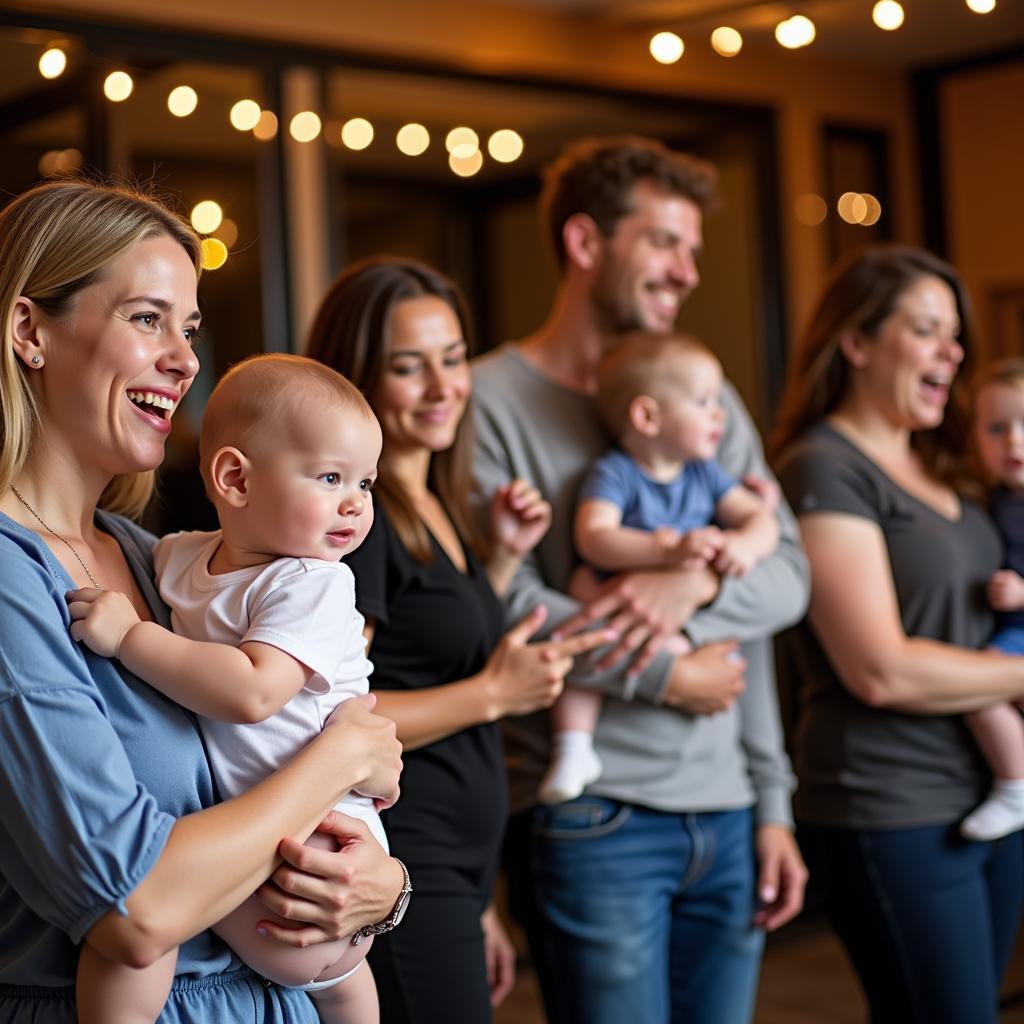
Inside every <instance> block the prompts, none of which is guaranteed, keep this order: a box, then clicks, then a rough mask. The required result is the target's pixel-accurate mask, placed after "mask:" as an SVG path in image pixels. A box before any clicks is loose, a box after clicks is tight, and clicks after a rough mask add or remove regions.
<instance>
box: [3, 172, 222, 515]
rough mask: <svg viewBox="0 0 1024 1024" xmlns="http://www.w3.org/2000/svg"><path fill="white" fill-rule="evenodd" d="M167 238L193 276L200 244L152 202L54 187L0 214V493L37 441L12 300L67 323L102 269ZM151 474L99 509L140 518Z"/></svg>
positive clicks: (109, 188) (118, 480) (117, 490)
mask: <svg viewBox="0 0 1024 1024" xmlns="http://www.w3.org/2000/svg"><path fill="white" fill-rule="evenodd" d="M157 235H167V236H168V237H169V238H171V239H173V240H174V241H175V242H177V243H178V244H179V245H180V246H181V247H182V248H183V249H184V250H185V252H187V253H188V256H189V259H191V260H192V263H193V265H194V266H195V268H196V277H197V278H198V277H199V274H200V268H201V266H202V254H201V249H200V243H199V236H198V235H197V234H196V233H195V232H194V231H193V230H192V228H190V227H189V226H188V224H186V223H185V221H184V220H182V219H181V218H180V217H178V216H177V214H175V213H173V212H172V211H171V210H169V209H168V208H167V207H166V206H164V204H163V203H162V202H161V201H160V200H158V199H156V198H155V197H154V196H151V195H146V194H144V193H143V192H141V191H138V190H137V189H134V188H128V187H126V186H121V185H110V184H103V183H98V182H92V181H83V180H74V181H55V182H50V183H48V184H45V185H37V186H36V187H35V188H32V189H29V190H28V191H27V192H23V193H22V194H21V195H20V196H17V197H16V198H15V199H14V200H13V201H12V202H11V203H10V204H9V205H8V206H7V207H5V208H4V209H3V210H2V211H0V318H2V319H0V324H2V328H0V329H2V331H3V349H2V351H0V493H3V492H4V491H6V490H7V489H8V488H9V487H10V486H11V483H12V482H13V481H14V479H15V477H17V475H18V474H19V473H20V472H21V470H22V467H23V466H24V465H25V460H26V459H27V458H28V454H29V451H30V450H31V448H32V445H33V444H34V443H35V441H36V438H37V436H38V433H39V427H40V422H39V408H38V406H37V404H36V400H35V395H34V394H33V393H32V389H31V388H30V387H29V383H28V380H27V377H26V373H27V371H26V370H25V368H24V366H23V365H22V362H21V360H20V359H19V358H18V357H17V356H16V355H15V352H14V338H13V336H12V334H11V317H12V313H13V310H14V303H15V302H16V301H17V300H18V298H19V297H20V296H25V297H26V298H29V299H31V300H32V301H33V302H34V303H35V304H36V305H37V306H38V307H39V308H40V309H41V310H42V311H43V312H44V313H45V314H46V315H47V316H48V317H50V318H51V319H53V320H60V319H62V318H64V317H67V316H69V315H70V313H71V311H72V308H73V306H74V302H75V298H76V296H77V295H78V293H79V292H80V291H82V289H83V288H88V287H89V285H91V284H92V283H93V282H95V281H96V279H97V278H98V277H99V276H100V274H101V273H102V272H103V270H104V269H105V268H106V267H107V266H109V264H111V263H113V262H114V261H115V260H116V259H118V258H119V257H121V256H123V255H124V254H125V253H126V252H127V251H128V250H129V249H131V248H132V246H134V245H135V244H137V243H138V242H141V241H143V240H144V239H146V238H153V237H155V236H157ZM152 492H153V473H152V471H149V472H145V473H130V474H125V475H121V476H116V477H114V479H113V480H112V481H111V482H110V484H109V485H108V486H107V488H106V490H105V491H104V492H103V495H102V496H101V498H100V507H102V508H106V509H109V510H110V511H111V512H120V513H123V514H125V515H130V516H137V515H140V514H141V512H142V510H143V509H144V508H145V506H146V503H147V502H148V501H149V497H150V495H151V494H152Z"/></svg>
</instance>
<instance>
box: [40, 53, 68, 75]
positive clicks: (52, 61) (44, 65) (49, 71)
mask: <svg viewBox="0 0 1024 1024" xmlns="http://www.w3.org/2000/svg"><path fill="white" fill-rule="evenodd" d="M67 66H68V58H67V54H66V53H65V52H64V51H63V50H62V49H61V48H60V47H59V46H51V47H50V49H49V50H47V51H46V52H45V53H44V54H43V55H42V56H41V57H40V58H39V74H41V75H42V76H43V78H59V77H60V76H61V75H63V74H64V69H65V68H66V67H67Z"/></svg>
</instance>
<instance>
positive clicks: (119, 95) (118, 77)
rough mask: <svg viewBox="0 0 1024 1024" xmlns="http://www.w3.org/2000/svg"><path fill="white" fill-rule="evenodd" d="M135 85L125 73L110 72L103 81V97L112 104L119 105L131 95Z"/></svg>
mask: <svg viewBox="0 0 1024 1024" xmlns="http://www.w3.org/2000/svg"><path fill="white" fill-rule="evenodd" d="M134 88H135V83H134V82H133V81H132V76H131V75H129V74H128V72H127V71H111V72H110V74H109V75H107V77H106V78H105V79H104V81H103V95H104V96H106V97H107V99H108V100H110V101H111V102H112V103H121V102H122V101H124V100H126V99H128V97H129V96H131V94H132V89H134Z"/></svg>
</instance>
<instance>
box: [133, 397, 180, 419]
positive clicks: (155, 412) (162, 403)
mask: <svg viewBox="0 0 1024 1024" xmlns="http://www.w3.org/2000/svg"><path fill="white" fill-rule="evenodd" d="M128 400H129V401H130V402H131V403H132V405H134V406H135V407H136V408H138V409H141V410H142V412H144V413H148V414H149V415H150V416H155V417H157V419H161V420H165V421H166V420H170V418H171V413H173V412H174V407H175V406H176V405H177V404H178V403H177V402H176V401H175V400H174V399H173V398H169V397H168V396H167V395H161V394H158V393H157V392H156V391H129V392H128Z"/></svg>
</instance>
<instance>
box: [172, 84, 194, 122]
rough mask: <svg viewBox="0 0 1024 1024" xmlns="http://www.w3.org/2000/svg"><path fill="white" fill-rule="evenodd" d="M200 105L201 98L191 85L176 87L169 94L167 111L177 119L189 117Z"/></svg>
mask: <svg viewBox="0 0 1024 1024" xmlns="http://www.w3.org/2000/svg"><path fill="white" fill-rule="evenodd" d="M198 103H199V96H198V95H197V94H196V91H195V89H193V88H192V86H190V85H179V86H175V88H173V89H172V90H171V91H170V92H169V93H168V94H167V109H168V110H169V111H170V112H171V113H172V114H173V115H174V116H175V117H188V115H189V114H191V113H192V111H193V110H195V109H196V106H197V105H198Z"/></svg>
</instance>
